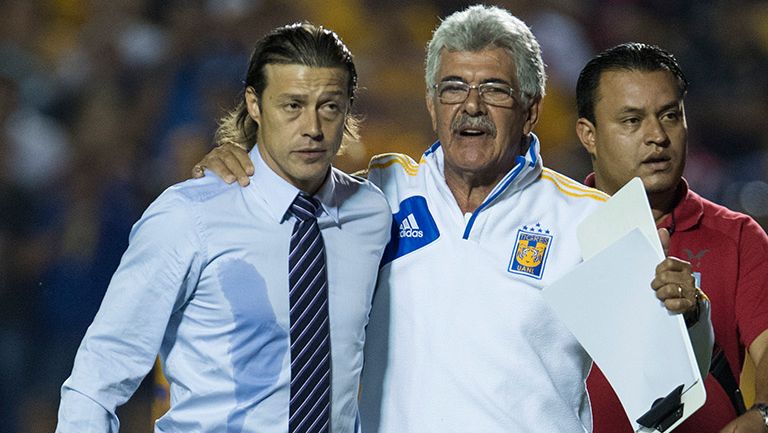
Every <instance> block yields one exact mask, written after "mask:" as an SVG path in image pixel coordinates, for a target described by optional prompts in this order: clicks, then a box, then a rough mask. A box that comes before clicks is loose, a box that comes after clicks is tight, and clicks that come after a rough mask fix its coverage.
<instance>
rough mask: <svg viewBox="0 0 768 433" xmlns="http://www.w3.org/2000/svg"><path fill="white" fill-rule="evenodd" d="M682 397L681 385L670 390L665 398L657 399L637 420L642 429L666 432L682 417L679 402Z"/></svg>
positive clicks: (681, 406) (680, 403)
mask: <svg viewBox="0 0 768 433" xmlns="http://www.w3.org/2000/svg"><path fill="white" fill-rule="evenodd" d="M682 395H683V385H680V386H678V387H676V388H675V389H673V390H672V392H670V393H669V394H668V395H667V396H666V397H663V398H658V399H656V401H654V402H653V404H652V405H651V409H650V410H649V411H648V412H646V413H644V414H643V416H641V417H640V418H638V419H637V422H638V424H640V425H641V426H643V427H647V428H652V429H656V430H658V431H660V432H664V431H666V430H667V429H668V428H669V427H670V426H672V424H674V423H675V421H677V420H678V419H680V417H682V416H683V406H684V405H685V404H684V403H682V402H681V401H680V398H681V397H682Z"/></svg>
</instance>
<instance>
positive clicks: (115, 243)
mask: <svg viewBox="0 0 768 433" xmlns="http://www.w3.org/2000/svg"><path fill="white" fill-rule="evenodd" d="M489 3H495V4H498V5H500V6H503V7H505V8H507V9H509V10H510V11H512V12H513V13H514V14H516V15H518V16H519V17H521V18H523V19H524V20H525V21H526V22H527V23H528V24H529V25H530V26H531V27H532V29H533V32H534V34H535V35H536V36H537V37H538V39H539V41H540V42H541V44H542V48H543V53H544V60H545V62H546V63H547V65H548V69H547V71H548V75H549V81H548V86H547V96H546V98H545V99H544V114H543V118H542V119H541V121H540V122H539V125H538V127H537V129H536V132H537V133H538V134H539V137H540V138H541V140H542V143H543V146H542V147H543V149H542V153H543V156H544V161H545V164H547V165H548V166H550V167H552V168H554V169H556V170H559V171H561V172H563V173H565V174H567V175H570V176H571V177H574V178H576V179H579V180H580V179H582V178H583V177H584V176H585V175H586V174H587V173H588V171H589V160H588V158H587V157H586V154H585V152H584V151H583V150H582V149H581V147H580V145H578V141H577V139H576V136H575V134H574V123H575V120H576V115H575V108H574V106H575V102H574V88H575V83H576V78H577V76H578V72H579V70H580V68H581V67H582V66H583V65H584V63H585V62H586V61H587V60H588V59H589V58H590V57H591V56H592V55H594V54H596V53H597V52H599V51H600V50H602V49H605V48H608V47H610V46H613V45H615V44H618V43H621V42H626V41H641V42H649V43H655V44H658V45H660V46H662V47H665V48H667V49H668V50H670V51H672V52H673V53H674V54H676V55H677V57H678V59H679V60H680V62H681V64H682V66H683V69H684V71H685V72H686V74H687V75H688V77H689V79H690V81H691V88H690V92H689V95H688V98H687V107H686V108H687V115H688V121H689V132H690V143H689V144H690V146H689V159H688V167H687V170H686V176H687V178H688V180H689V182H690V183H691V185H692V186H693V188H694V189H695V190H697V191H698V192H699V193H701V194H702V195H704V196H706V197H708V198H710V199H712V200H715V201H717V202H719V203H723V204H725V205H727V206H729V207H731V208H733V209H736V210H740V211H743V212H746V213H748V214H751V215H753V216H754V217H755V218H756V219H757V220H758V221H760V222H761V224H763V226H764V227H765V226H766V223H767V222H768V184H766V181H768V127H767V126H766V122H767V121H766V117H767V115H768V78H766V71H768V2H765V1H748V0H739V1H734V0H729V1H725V0H706V1H694V0H688V1H682V0H681V1H674V2H670V1H667V0H645V1H643V0H560V1H555V0H550V1H547V0H519V1H498V2H493V1H492V2H489ZM468 4H470V3H469V2H463V1H449V0H433V1H401V0H389V1H376V0H330V1H312V0H293V1H273V0H252V1H249V0H188V1H187V0H184V1H181V0H175V1H174V0H168V1H163V0H111V1H106V0H0V433H18V432H24V433H27V432H35V433H37V432H52V431H53V429H54V426H55V416H56V410H57V407H58V395H59V387H60V386H61V383H62V382H63V381H64V379H66V377H67V376H68V373H69V371H70V369H71V366H72V361H73V357H74V353H75V351H76V348H77V346H78V344H79V341H80V339H81V338H82V335H83V333H84V332H85V329H86V328H87V326H88V324H89V323H90V321H91V320H92V318H93V316H94V314H95V312H96V310H97V308H98V306H99V303H100V301H101V298H102V296H103V294H104V290H105V288H106V287H107V285H108V282H109V279H110V276H111V274H112V273H113V271H114V270H115V268H116V266H117V264H118V262H119V260H120V257H121V255H122V253H123V251H124V249H125V248H126V246H127V237H128V232H129V230H130V228H131V225H132V224H133V223H134V222H135V221H136V220H137V219H138V218H139V216H140V215H141V212H142V211H143V209H144V208H145V207H146V206H147V204H148V203H149V202H150V201H152V200H153V199H154V198H155V197H156V196H157V195H158V194H159V193H160V192H161V191H162V190H163V189H164V188H166V187H168V186H169V185H171V184H173V183H175V182H178V181H181V180H184V179H186V178H187V177H188V176H189V173H190V169H191V167H192V165H193V164H194V163H195V162H196V161H197V160H198V159H199V158H200V157H201V156H202V155H203V154H204V153H205V152H206V151H207V150H208V149H209V148H210V147H211V146H212V136H213V131H214V129H215V127H216V120H217V119H218V118H220V117H221V115H222V114H223V113H224V112H225V111H226V110H227V109H228V108H230V107H232V106H233V104H234V103H235V101H236V99H237V97H238V95H239V92H240V91H241V80H242V78H243V75H244V72H245V68H246V65H247V62H248V57H249V55H250V50H251V47H252V44H253V42H254V41H255V40H256V39H257V38H259V37H260V36H262V35H263V34H264V33H265V32H266V31H268V30H270V29H272V28H273V27H276V26H278V25H283V24H288V23H291V22H294V21H299V20H309V21H312V22H314V23H317V24H323V25H325V26H327V27H330V28H332V29H334V30H336V31H337V32H338V33H339V34H340V35H341V36H342V38H343V39H344V40H345V42H346V43H347V45H348V46H349V47H350V48H351V50H352V52H353V53H354V54H355V56H356V64H357V66H358V71H359V74H360V84H361V86H362V91H361V92H360V96H359V98H358V100H357V101H356V111H357V112H358V113H360V114H362V115H364V118H365V121H364V123H363V130H362V132H363V134H362V135H363V141H362V143H361V144H360V145H359V146H356V147H353V148H350V149H349V150H348V151H347V153H346V154H345V155H344V156H342V157H340V158H339V159H338V162H337V165H338V166H340V167H342V168H344V169H347V170H356V169H360V168H363V167H364V166H365V165H366V163H367V161H368V159H369V158H370V156H371V155H373V154H376V153H382V152H388V151H398V152H404V153H407V154H410V155H411V156H413V157H414V158H415V159H418V158H419V155H420V154H421V153H422V152H423V150H424V149H426V147H427V146H428V145H429V144H431V142H432V140H433V139H434V134H433V133H432V131H431V127H430V122H429V118H428V116H427V112H426V109H425V107H424V93H425V92H424V79H423V58H424V47H425V45H426V43H427V41H428V39H429V37H430V35H431V31H432V30H433V29H434V27H435V26H436V25H437V23H438V20H439V17H442V16H445V15H447V14H449V13H451V12H453V11H456V10H458V9H461V8H463V7H465V6H467V5H468ZM152 393H153V387H152V386H151V375H150V378H149V379H147V380H146V381H145V383H144V384H143V385H142V387H141V388H140V389H139V391H138V393H137V395H136V396H135V397H134V398H133V400H132V401H131V403H129V404H128V405H127V406H125V407H124V408H122V409H121V410H120V412H119V413H120V414H121V417H122V421H123V425H122V428H121V431H123V432H148V431H151V428H152V424H151V419H150V415H149V413H150V411H149V404H150V403H149V402H150V400H151V398H152Z"/></svg>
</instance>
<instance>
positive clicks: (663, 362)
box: [542, 229, 701, 430]
mask: <svg viewBox="0 0 768 433" xmlns="http://www.w3.org/2000/svg"><path fill="white" fill-rule="evenodd" d="M658 262H659V258H658V252H657V251H656V250H655V249H654V247H653V246H652V245H651V244H650V243H649V242H648V240H647V238H646V236H645V235H644V234H643V233H641V231H640V230H639V229H633V230H631V231H630V232H629V233H628V234H627V235H625V236H623V237H621V238H620V239H619V240H617V241H616V242H613V243H612V244H611V245H609V246H608V247H606V248H604V249H602V251H599V252H597V253H596V254H595V255H594V257H592V258H591V259H590V260H587V261H585V262H584V263H582V264H581V265H579V266H577V267H576V268H575V269H574V270H572V271H571V272H570V273H568V274H567V275H565V276H564V277H562V278H561V279H559V280H558V281H557V282H555V283H554V284H552V285H550V286H549V287H547V288H545V289H544V290H543V292H542V293H543V296H544V298H545V300H546V301H547V302H548V303H549V305H550V306H551V307H552V309H553V310H554V311H555V312H556V314H557V315H558V316H559V317H560V319H561V320H562V321H563V322H564V323H565V324H566V325H567V326H568V328H569V329H570V331H571V332H572V333H573V335H574V336H575V337H576V338H577V339H578V340H579V342H580V343H581V344H582V346H583V347H584V349H585V350H586V351H587V353H589V355H590V356H591V357H592V359H593V360H594V361H595V362H596V363H597V364H598V365H600V369H601V370H602V371H603V373H604V374H605V376H606V378H607V379H608V380H609V382H610V383H611V385H612V386H613V388H614V390H615V391H616V393H617V395H618V396H619V400H620V401H621V403H622V405H623V406H624V409H625V411H626V412H627V415H628V416H629V419H630V421H631V423H632V425H633V426H634V429H635V430H637V429H638V428H639V425H638V423H637V422H636V420H637V418H639V417H640V416H641V415H643V414H644V413H645V412H647V411H648V410H649V409H650V408H651V404H652V403H653V402H654V400H656V399H657V398H659V397H664V396H666V395H667V394H669V393H670V392H671V391H672V390H673V389H674V388H675V387H677V386H679V385H681V384H683V385H684V390H687V389H689V388H690V387H691V386H693V385H694V384H695V383H697V382H701V378H700V376H699V372H698V367H697V365H696V359H695V357H694V354H693V350H692V348H691V345H690V341H689V339H688V335H687V330H686V329H685V325H684V323H683V321H682V319H681V318H680V316H679V315H672V314H671V313H669V312H668V311H667V309H666V308H665V307H664V305H663V304H662V303H661V302H660V301H659V300H658V299H656V296H655V293H654V292H653V289H651V286H650V283H651V280H652V279H653V278H654V274H655V268H656V265H657V264H658ZM699 406H700V404H699ZM697 408H698V407H697ZM686 409H692V410H695V409H696V408H686ZM686 412H689V410H686Z"/></svg>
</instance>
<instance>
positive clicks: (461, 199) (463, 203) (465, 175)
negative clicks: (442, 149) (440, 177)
mask: <svg viewBox="0 0 768 433" xmlns="http://www.w3.org/2000/svg"><path fill="white" fill-rule="evenodd" d="M513 161H514V160H513ZM507 165H509V164H505V166H504V167H501V168H499V169H498V170H486V171H487V172H490V173H478V172H471V171H461V170H454V169H451V168H450V167H449V166H447V165H446V166H445V170H444V175H445V183H446V184H447V185H448V188H449V189H450V190H451V193H452V194H453V198H455V199H456V204H458V205H459V209H461V212H462V213H468V212H474V211H475V210H477V208H478V207H480V205H481V204H482V203H483V201H484V200H485V199H486V197H488V195H489V194H490V193H491V190H493V188H494V187H495V186H496V185H497V184H498V183H499V181H501V179H503V178H504V176H505V175H506V174H507V172H509V170H511V169H512V167H513V166H514V164H513V165H510V166H507Z"/></svg>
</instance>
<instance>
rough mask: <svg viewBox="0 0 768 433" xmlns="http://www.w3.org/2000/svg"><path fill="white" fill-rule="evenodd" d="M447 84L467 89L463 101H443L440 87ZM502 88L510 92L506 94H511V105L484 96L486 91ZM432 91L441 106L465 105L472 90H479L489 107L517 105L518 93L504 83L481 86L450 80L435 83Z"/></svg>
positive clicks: (490, 83)
mask: <svg viewBox="0 0 768 433" xmlns="http://www.w3.org/2000/svg"><path fill="white" fill-rule="evenodd" d="M445 84H451V85H454V86H456V87H459V88H464V89H466V92H465V94H464V98H463V99H462V100H461V101H452V102H446V101H444V100H443V97H442V96H441V92H440V86H442V85H445ZM500 87H506V88H507V89H508V90H507V92H505V93H508V94H509V97H510V102H509V103H499V102H495V101H490V100H487V99H486V98H485V97H484V96H483V95H485V94H486V92H487V90H485V89H491V88H493V89H496V90H498V89H499V88H500ZM432 89H433V90H434V91H435V94H436V95H437V99H438V100H439V101H440V103H441V104H445V105H458V104H463V103H465V102H466V101H467V99H469V93H470V92H471V91H472V89H475V90H477V94H478V96H479V97H480V100H481V101H483V103H484V104H487V105H493V106H494V107H504V108H512V107H514V105H515V102H516V101H517V98H516V97H515V95H516V93H517V92H516V91H515V89H514V88H513V87H512V86H510V85H508V84H504V83H497V82H489V83H480V84H469V83H466V82H464V81H458V80H449V81H441V82H439V83H435V84H433V85H432Z"/></svg>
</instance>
